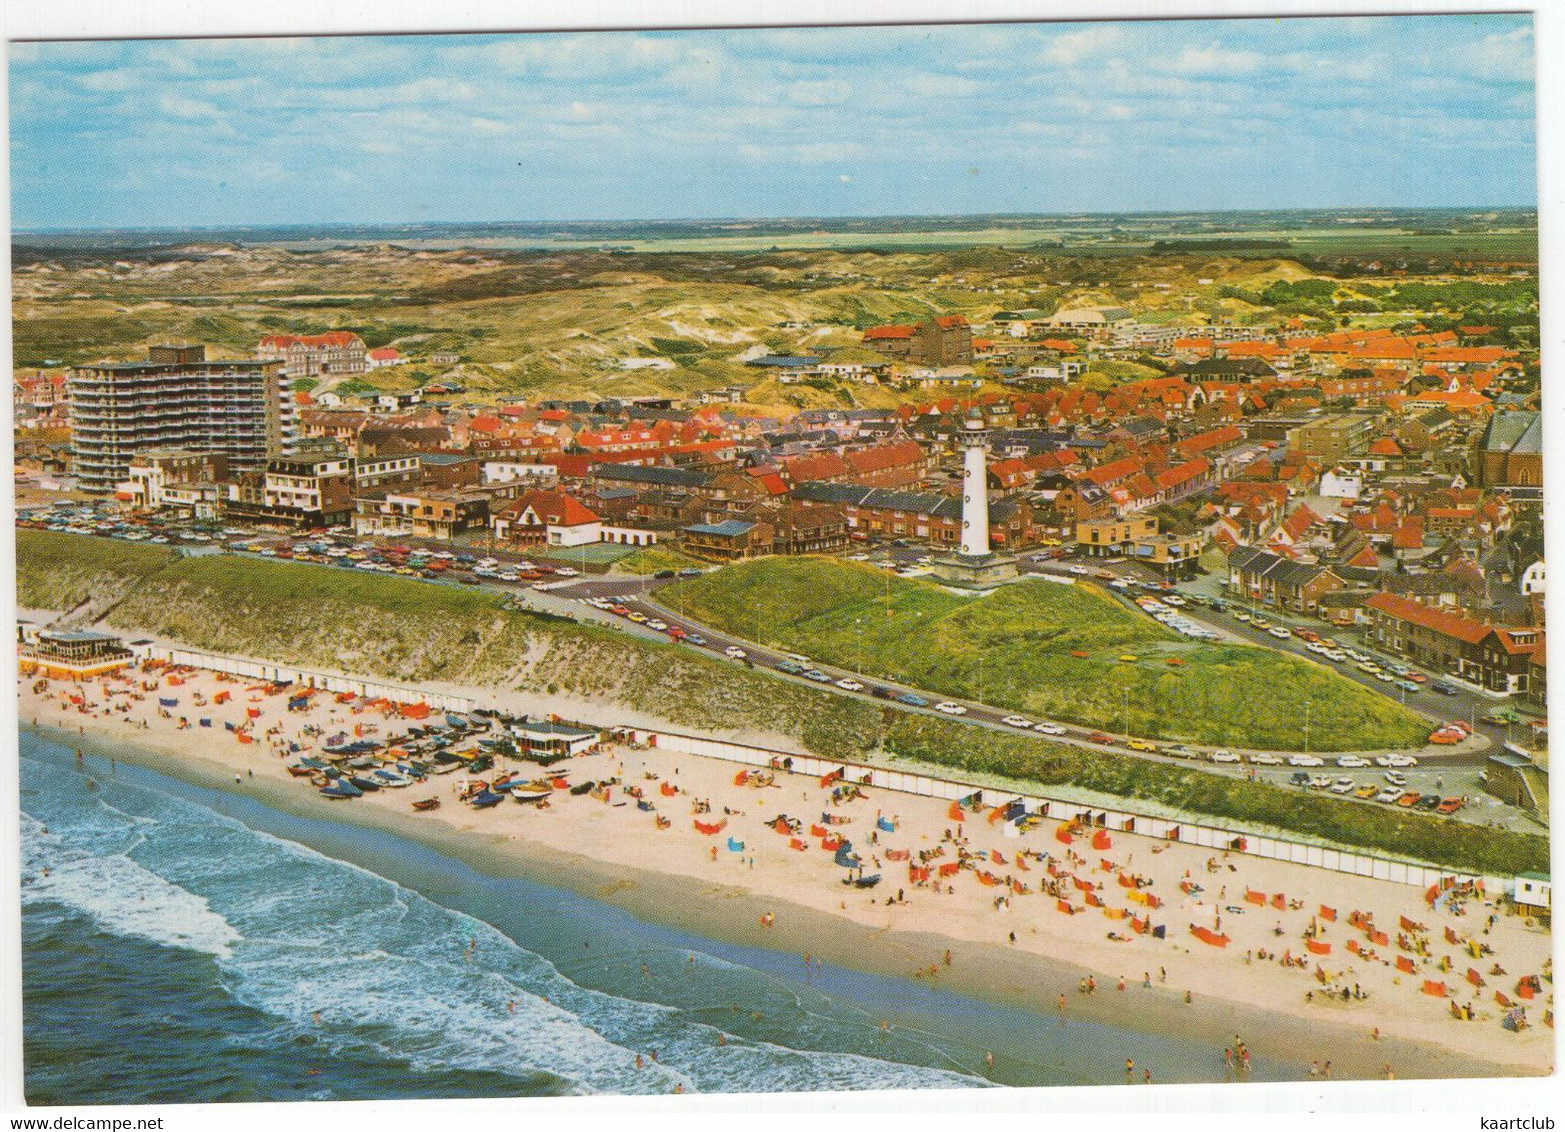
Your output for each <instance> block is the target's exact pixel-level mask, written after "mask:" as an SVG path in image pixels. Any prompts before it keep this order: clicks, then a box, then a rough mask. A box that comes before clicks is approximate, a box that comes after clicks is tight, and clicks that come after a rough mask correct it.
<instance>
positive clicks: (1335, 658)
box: [1326, 649, 1348, 664]
mask: <svg viewBox="0 0 1565 1132" xmlns="http://www.w3.org/2000/svg"><path fill="white" fill-rule="evenodd" d="M1326 659H1327V660H1329V661H1331V662H1332V663H1333V664H1346V663H1347V659H1348V654H1347V653H1345V652H1343V651H1342V650H1341V649H1328V650H1327V651H1326Z"/></svg>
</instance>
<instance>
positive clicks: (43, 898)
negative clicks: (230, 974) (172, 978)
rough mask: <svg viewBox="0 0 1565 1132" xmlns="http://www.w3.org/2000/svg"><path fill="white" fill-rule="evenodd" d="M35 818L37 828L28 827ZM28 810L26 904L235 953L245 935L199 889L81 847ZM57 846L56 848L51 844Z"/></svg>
mask: <svg viewBox="0 0 1565 1132" xmlns="http://www.w3.org/2000/svg"><path fill="white" fill-rule="evenodd" d="M29 824H30V825H31V826H32V827H34V828H32V829H29V828H28V826H29ZM42 830H43V825H42V823H41V822H38V821H37V820H36V819H30V818H28V817H27V816H26V815H24V822H23V841H24V844H26V845H27V846H28V849H27V851H26V854H25V856H24V859H23V869H22V903H23V904H24V905H28V904H40V903H46V902H51V903H55V904H60V905H63V906H65V907H67V908H70V909H72V910H73V911H76V912H80V913H82V914H83V915H85V916H88V917H89V918H91V919H92V921H93V922H94V923H95V924H97V926H98V927H99V928H100V929H101V930H103V931H107V932H111V933H114V934H117V935H130V936H138V937H140V938H142V939H147V940H151V941H152V942H154V943H161V944H164V945H166V946H169V947H182V948H185V949H186V950H189V951H202V952H205V953H207V954H208V955H211V956H213V957H215V958H217V959H228V958H230V957H231V956H232V955H233V950H232V949H233V945H234V944H235V943H236V942H238V941H239V939H240V934H239V932H238V931H237V930H235V928H234V926H233V925H232V924H230V923H229V922H228V921H227V920H225V919H224V918H223V917H222V916H221V915H219V914H218V913H217V912H214V911H213V910H212V907H211V905H210V904H208V902H207V901H206V900H205V899H204V898H202V897H200V896H197V895H196V894H195V893H193V892H190V891H188V890H186V889H183V888H180V887H179V886H178V885H175V884H170V883H169V882H168V881H166V880H164V879H163V878H162V877H160V876H158V875H157V874H156V873H153V872H150V871H148V870H147V869H144V868H142V867H141V866H140V865H138V864H137V863H136V862H135V861H132V860H131V859H130V858H128V857H124V856H120V855H118V854H112V855H108V856H102V857H96V856H88V855H86V854H79V853H75V852H73V851H72V850H70V849H69V848H68V847H66V846H64V845H63V844H61V843H60V839H59V836H58V835H57V834H53V833H44V832H42ZM51 850H52V851H51Z"/></svg>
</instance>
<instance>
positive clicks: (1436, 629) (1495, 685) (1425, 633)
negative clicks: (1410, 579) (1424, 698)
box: [1365, 593, 1544, 693]
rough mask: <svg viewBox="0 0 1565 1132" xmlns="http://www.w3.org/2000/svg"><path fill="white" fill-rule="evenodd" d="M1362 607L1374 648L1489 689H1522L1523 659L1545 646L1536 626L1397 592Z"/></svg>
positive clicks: (1525, 665)
mask: <svg viewBox="0 0 1565 1132" xmlns="http://www.w3.org/2000/svg"><path fill="white" fill-rule="evenodd" d="M1365 608H1366V609H1367V610H1368V612H1369V617H1370V639H1371V640H1373V641H1374V642H1375V644H1376V645H1377V646H1378V647H1380V648H1382V649H1384V650H1386V651H1387V652H1392V653H1396V654H1397V655H1400V656H1406V657H1410V658H1412V659H1413V660H1415V661H1417V662H1418V663H1420V664H1422V665H1425V666H1426V667H1429V668H1434V669H1436V670H1438V671H1441V672H1448V673H1450V674H1451V675H1453V676H1457V677H1460V678H1461V679H1463V680H1466V681H1468V682H1469V683H1472V684H1477V685H1479V686H1481V687H1483V688H1486V689H1488V690H1489V691H1491V692H1503V693H1512V692H1525V691H1526V690H1527V686H1528V685H1527V681H1528V662H1529V661H1530V660H1531V658H1532V656H1533V654H1534V653H1537V652H1540V651H1542V649H1543V647H1544V634H1543V631H1542V630H1541V629H1537V628H1505V629H1501V628H1496V627H1495V626H1493V625H1487V624H1485V623H1483V622H1481V621H1475V620H1473V619H1471V618H1468V617H1463V616H1460V615H1459V614H1455V613H1449V612H1447V611H1445V610H1443V609H1435V608H1433V607H1432V606H1428V605H1424V604H1422V603H1421V602H1417V601H1413V600H1411V599H1409V598H1405V597H1399V596H1398V595H1396V594H1391V593H1377V594H1375V595H1374V596H1373V597H1371V598H1370V599H1369V600H1368V601H1366V602H1365Z"/></svg>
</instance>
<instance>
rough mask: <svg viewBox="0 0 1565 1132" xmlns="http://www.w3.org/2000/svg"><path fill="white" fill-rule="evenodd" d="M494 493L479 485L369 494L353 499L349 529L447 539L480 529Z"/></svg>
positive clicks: (482, 526)
mask: <svg viewBox="0 0 1565 1132" xmlns="http://www.w3.org/2000/svg"><path fill="white" fill-rule="evenodd" d="M494 498H495V494H494V492H493V491H491V490H485V489H482V488H462V489H458V490H455V491H449V490H447V491H442V490H430V491H425V490H413V491H396V492H391V491H388V492H384V493H373V494H370V495H367V496H362V497H360V498H359V499H357V500H355V501H354V504H355V508H354V514H353V530H354V533H355V534H361V535H407V536H410V537H413V538H430V539H449V538H452V537H454V536H455V535H458V534H462V533H464V532H466V531H473V530H481V529H483V528H484V527H485V526H487V525H488V522H489V506H490V503H491V502H492V501H493V500H494Z"/></svg>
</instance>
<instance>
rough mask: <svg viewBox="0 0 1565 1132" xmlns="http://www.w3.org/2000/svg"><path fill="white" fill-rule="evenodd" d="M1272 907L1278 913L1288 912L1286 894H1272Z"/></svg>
mask: <svg viewBox="0 0 1565 1132" xmlns="http://www.w3.org/2000/svg"><path fill="white" fill-rule="evenodd" d="M1272 907H1273V908H1275V909H1277V911H1279V912H1286V911H1287V910H1288V896H1287V894H1286V893H1282V892H1274V893H1272Z"/></svg>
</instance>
